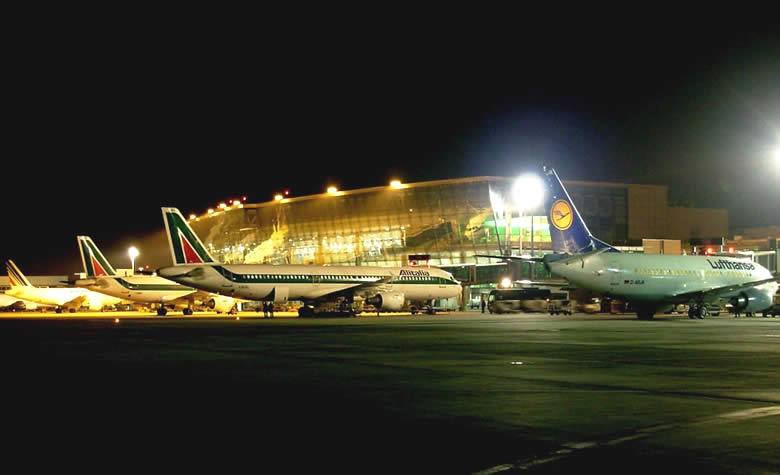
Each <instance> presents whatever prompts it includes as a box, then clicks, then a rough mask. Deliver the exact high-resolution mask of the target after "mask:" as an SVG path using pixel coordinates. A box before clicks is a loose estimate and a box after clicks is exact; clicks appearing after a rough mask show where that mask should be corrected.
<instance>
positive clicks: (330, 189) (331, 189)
mask: <svg viewBox="0 0 780 475" xmlns="http://www.w3.org/2000/svg"><path fill="white" fill-rule="evenodd" d="M338 191H339V189H338V188H336V187H335V186H329V187H328V193H330V194H334V193H338Z"/></svg>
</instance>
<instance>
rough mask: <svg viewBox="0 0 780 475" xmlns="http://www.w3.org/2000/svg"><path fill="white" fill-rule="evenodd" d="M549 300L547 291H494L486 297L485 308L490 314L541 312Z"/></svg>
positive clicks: (523, 289) (532, 289)
mask: <svg viewBox="0 0 780 475" xmlns="http://www.w3.org/2000/svg"><path fill="white" fill-rule="evenodd" d="M549 298H550V290H549V289H539V288H534V287H527V288H522V289H495V290H491V291H490V294H489V295H488V304H487V308H488V312H490V313H520V312H543V311H545V310H547V300H548V299H549Z"/></svg>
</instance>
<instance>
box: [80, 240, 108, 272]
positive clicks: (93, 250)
mask: <svg viewBox="0 0 780 475" xmlns="http://www.w3.org/2000/svg"><path fill="white" fill-rule="evenodd" d="M76 241H78V243H79V251H81V263H82V264H83V265H84V272H86V274H87V277H102V276H114V275H116V271H115V270H114V268H113V267H111V264H110V263H109V262H108V259H106V258H105V256H103V253H102V252H100V249H98V247H97V246H96V245H95V243H94V241H92V238H90V237H89V236H76Z"/></svg>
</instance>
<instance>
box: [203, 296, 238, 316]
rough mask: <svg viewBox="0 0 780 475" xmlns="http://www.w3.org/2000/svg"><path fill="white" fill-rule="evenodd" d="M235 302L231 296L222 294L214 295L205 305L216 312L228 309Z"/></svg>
mask: <svg viewBox="0 0 780 475" xmlns="http://www.w3.org/2000/svg"><path fill="white" fill-rule="evenodd" d="M233 305H235V302H233V297H225V296H223V295H219V296H216V297H214V298H212V299H211V300H209V301H208V302H207V303H206V306H207V307H208V308H210V309H212V310H214V311H215V312H217V313H223V312H228V311H230V309H231V308H233Z"/></svg>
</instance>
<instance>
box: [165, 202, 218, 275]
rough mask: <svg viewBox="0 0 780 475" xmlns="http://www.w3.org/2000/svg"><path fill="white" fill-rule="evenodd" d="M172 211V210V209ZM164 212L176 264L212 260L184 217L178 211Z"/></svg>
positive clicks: (199, 262) (201, 262)
mask: <svg viewBox="0 0 780 475" xmlns="http://www.w3.org/2000/svg"><path fill="white" fill-rule="evenodd" d="M172 211H174V210H172ZM172 211H167V210H166V213H165V217H166V222H167V224H168V231H169V233H170V234H169V235H170V239H171V247H172V248H173V256H174V262H175V263H176V264H203V263H207V262H214V260H213V259H212V258H211V256H209V254H208V252H206V249H204V248H203V244H201V242H200V240H199V239H198V237H197V236H196V235H195V233H194V232H193V231H192V229H190V227H189V226H188V225H187V223H186V222H185V221H184V218H183V217H182V216H181V214H179V213H178V212H172Z"/></svg>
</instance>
